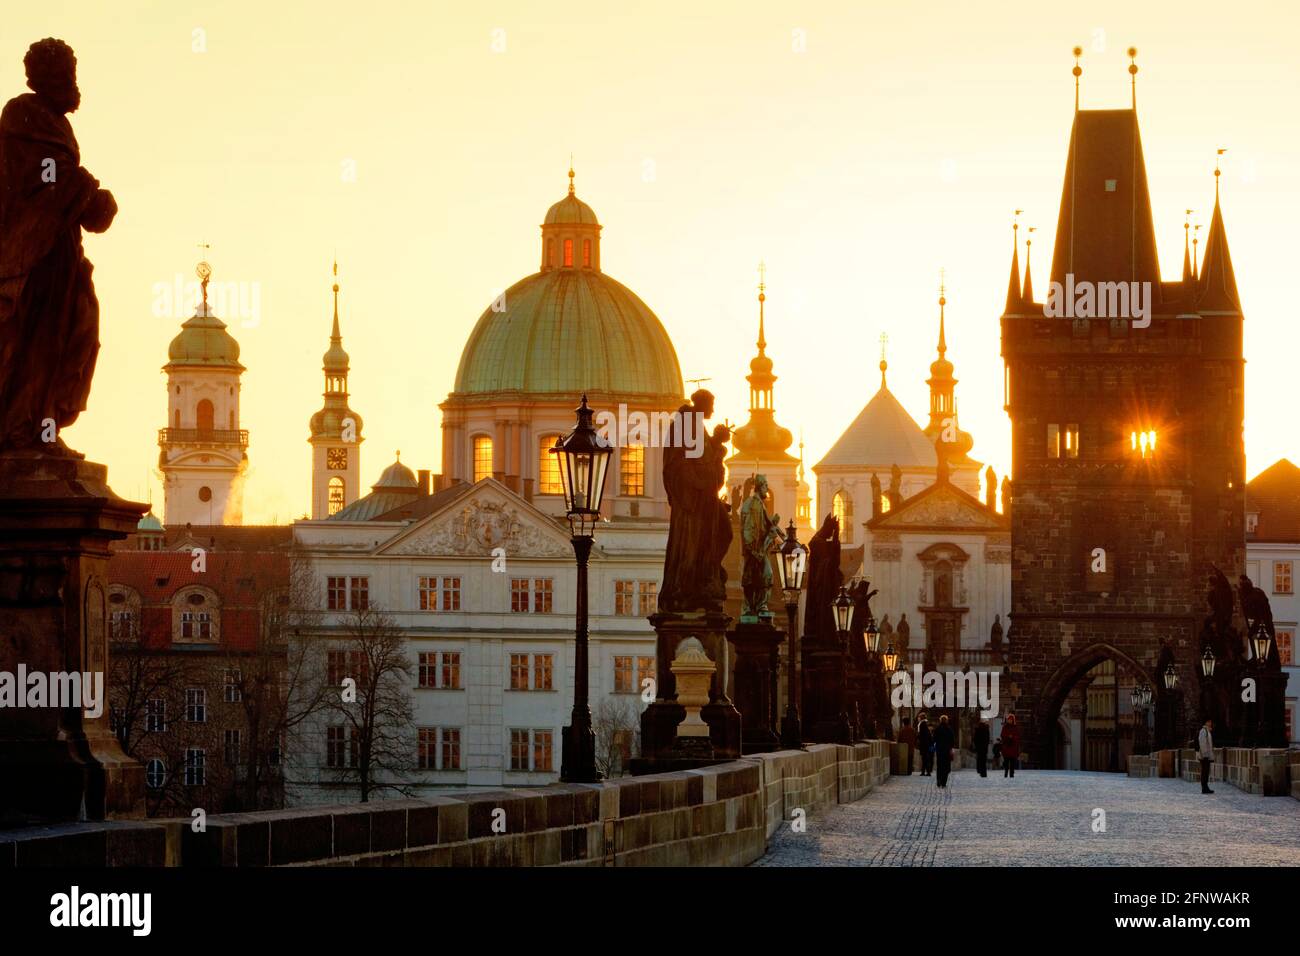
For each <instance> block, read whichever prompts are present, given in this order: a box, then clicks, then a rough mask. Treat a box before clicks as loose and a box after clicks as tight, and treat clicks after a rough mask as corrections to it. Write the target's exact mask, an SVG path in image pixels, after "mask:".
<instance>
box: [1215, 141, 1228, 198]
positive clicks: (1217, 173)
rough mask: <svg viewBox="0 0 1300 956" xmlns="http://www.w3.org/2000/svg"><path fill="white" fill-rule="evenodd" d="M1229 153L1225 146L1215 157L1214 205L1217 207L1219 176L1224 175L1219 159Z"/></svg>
mask: <svg viewBox="0 0 1300 956" xmlns="http://www.w3.org/2000/svg"><path fill="white" fill-rule="evenodd" d="M1227 151H1228V147H1226V146H1224V147H1222V148H1220V149H1219V150H1218V153H1217V155H1216V156H1215V157H1214V204H1215V205H1216V206H1217V205H1218V204H1219V176H1220V175H1222V170H1220V169H1219V159H1220V157H1222V156H1223V154H1224V153H1226V152H1227Z"/></svg>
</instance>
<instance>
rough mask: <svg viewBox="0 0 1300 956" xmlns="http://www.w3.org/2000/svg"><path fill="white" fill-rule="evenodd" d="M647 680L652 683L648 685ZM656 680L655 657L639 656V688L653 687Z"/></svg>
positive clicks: (637, 676) (637, 661)
mask: <svg viewBox="0 0 1300 956" xmlns="http://www.w3.org/2000/svg"><path fill="white" fill-rule="evenodd" d="M646 681H649V682H650V683H649V684H648V685H647V684H646ZM654 682H655V659H654V658H653V657H638V658H637V659H636V686H637V690H645V689H646V687H647V686H649V687H653V686H654Z"/></svg>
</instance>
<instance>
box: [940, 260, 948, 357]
mask: <svg viewBox="0 0 1300 956" xmlns="http://www.w3.org/2000/svg"><path fill="white" fill-rule="evenodd" d="M945 293H946V288H945V286H944V281H943V270H942V269H940V270H939V358H943V355H944V353H945V352H947V351H948V343H947V342H946V341H945V340H944V334H943V331H944V329H943V307H944V306H945V305H947V304H948V297H947V295H946V294H945Z"/></svg>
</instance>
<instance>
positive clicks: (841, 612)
mask: <svg viewBox="0 0 1300 956" xmlns="http://www.w3.org/2000/svg"><path fill="white" fill-rule="evenodd" d="M831 610H832V611H834V612H835V629H836V630H837V631H839V632H840V633H841V634H847V633H848V630H849V627H850V625H851V622H852V620H853V600H852V599H851V598H850V597H849V592H848V590H847V589H846V588H843V587H841V588H840V593H839V595H838V596H837V597H836V598H835V600H834V601H832V602H831Z"/></svg>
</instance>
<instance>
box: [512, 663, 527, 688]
mask: <svg viewBox="0 0 1300 956" xmlns="http://www.w3.org/2000/svg"><path fill="white" fill-rule="evenodd" d="M510 689H511V690H528V655H527V654H511V655H510Z"/></svg>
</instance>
